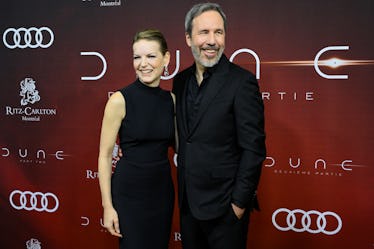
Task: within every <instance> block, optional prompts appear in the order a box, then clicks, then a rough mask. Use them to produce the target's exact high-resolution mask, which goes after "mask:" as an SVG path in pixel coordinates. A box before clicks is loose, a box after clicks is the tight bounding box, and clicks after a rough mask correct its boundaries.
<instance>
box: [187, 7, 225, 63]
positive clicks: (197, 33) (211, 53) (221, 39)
mask: <svg viewBox="0 0 374 249" xmlns="http://www.w3.org/2000/svg"><path fill="white" fill-rule="evenodd" d="M186 42H187V45H188V46H189V47H191V50H192V54H193V56H194V58H195V62H196V64H197V65H198V66H199V67H212V66H214V65H215V64H217V63H218V61H219V59H220V58H221V55H222V54H223V50H224V49H225V27H224V23H223V19H222V17H221V15H220V14H219V13H218V12H217V11H214V10H210V11H206V12H204V13H202V14H201V15H199V16H197V17H195V18H194V19H193V21H192V31H191V35H189V34H186Z"/></svg>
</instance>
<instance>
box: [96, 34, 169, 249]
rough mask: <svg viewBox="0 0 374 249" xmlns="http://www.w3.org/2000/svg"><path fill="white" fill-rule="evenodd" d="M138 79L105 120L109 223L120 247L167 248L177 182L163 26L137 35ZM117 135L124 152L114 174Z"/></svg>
mask: <svg viewBox="0 0 374 249" xmlns="http://www.w3.org/2000/svg"><path fill="white" fill-rule="evenodd" d="M133 54H134V55H133V66H134V69H135V72H136V75H137V80H136V81H135V82H133V83H132V84H130V85H128V86H127V87H125V88H123V89H121V90H119V91H117V92H115V93H114V94H113V95H112V96H111V97H110V98H109V100H108V102H107V104H106V107H105V111H104V117H103V122H102V130H101V137H100V152H99V162H98V164H99V166H98V168H99V176H100V177H99V183H100V190H101V197H102V205H103V208H104V227H105V228H106V229H107V230H108V231H109V232H110V233H111V234H112V235H114V236H117V237H119V238H120V239H119V240H120V248H121V249H124V248H125V249H147V248H149V249H166V248H168V242H169V237H170V229H171V219H172V213H173V205H174V187H173V183H172V178H171V174H170V164H169V160H168V147H169V146H170V145H171V144H172V143H173V141H174V121H173V120H174V104H173V98H172V96H171V94H170V92H168V91H165V90H163V89H161V88H160V86H159V84H160V78H161V75H162V74H163V72H164V70H165V71H166V72H167V66H168V64H169V61H170V53H169V52H168V48H167V44H166V41H165V38H164V37H163V35H162V34H161V33H160V31H158V30H144V31H141V32H138V33H137V34H136V35H135V37H134V40H133ZM117 136H119V140H120V148H121V151H122V154H123V156H122V157H121V159H120V160H119V161H118V162H117V165H116V169H115V171H114V173H113V175H112V151H113V147H114V145H115V142H116V139H117Z"/></svg>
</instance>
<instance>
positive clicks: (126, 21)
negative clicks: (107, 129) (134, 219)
mask: <svg viewBox="0 0 374 249" xmlns="http://www.w3.org/2000/svg"><path fill="white" fill-rule="evenodd" d="M217 2H219V3H220V4H221V5H222V7H223V8H224V10H225V12H226V14H227V16H228V32H227V41H226V44H227V46H226V52H225V53H226V55H227V56H228V57H229V58H230V57H231V59H232V60H233V61H234V62H235V63H237V64H239V65H241V66H242V67H244V68H247V69H249V70H251V71H253V72H254V73H257V77H258V79H259V83H260V88H261V91H262V94H263V99H264V103H265V109H266V113H265V115H266V132H267V141H266V142H267V148H268V157H267V159H266V161H265V163H264V167H263V175H262V178H261V182H260V186H259V198H260V202H261V208H262V211H261V212H256V213H254V214H253V215H252V219H251V224H250V231H249V240H248V248H257V249H266V248H304V249H312V248H319V249H327V248H341V247H344V248H356V249H364V248H373V245H374V240H373V233H372V227H373V225H374V217H373V212H372V211H373V208H374V204H373V201H372V198H373V194H374V189H373V173H374V172H373V164H374V161H373V159H372V155H371V154H372V151H373V148H374V146H373V145H374V135H373V132H374V131H373V115H372V113H373V106H374V105H373V104H374V103H373V99H372V96H371V95H372V93H373V90H374V85H373V82H372V79H371V76H372V73H373V65H374V49H373V44H374V35H373V32H372V30H373V23H374V14H373V13H374V4H373V1H371V0H357V1H350V0H328V1H326V0H324V1H322V0H316V1H297V0H288V1H266V0H261V1H260V0H253V1H245V0H234V1H217ZM194 3H197V1H164V0H161V1H144V0H138V1H128V0H125V1H119V0H106V1H98V0H75V1H53V2H51V1H15V2H14V1H6V2H4V3H2V5H1V9H0V17H1V22H0V32H1V34H2V41H1V44H0V62H1V67H0V79H1V84H0V108H1V109H0V117H1V123H0V128H1V136H0V149H1V151H0V175H1V179H2V180H1V181H0V215H1V220H2V232H1V233H0V236H1V239H0V248H12V249H13V248H17V249H18V248H56V249H59V248H92V249H93V248H116V246H117V240H116V239H115V238H114V237H111V236H110V235H109V234H108V233H107V232H105V230H104V229H103V228H102V226H101V224H100V222H101V215H102V210H101V204H100V203H101V201H100V193H99V187H98V179H97V156H98V144H99V133H100V126H101V119H102V115H103V108H104V105H105V103H106V101H107V99H108V95H109V94H110V92H112V91H115V90H116V89H119V88H121V87H123V86H125V85H127V84H129V83H130V82H132V81H133V80H134V77H135V74H134V71H133V69H132V62H131V60H132V51H131V41H132V36H133V34H134V33H135V32H136V31H138V30H140V29H143V28H151V27H152V28H158V29H160V30H161V31H162V32H163V33H164V34H165V36H166V38H167V40H168V43H169V48H170V51H171V53H172V62H171V65H170V68H169V70H170V71H171V72H173V71H174V73H176V72H177V71H181V70H182V69H183V68H186V67H187V66H189V65H190V64H191V63H192V60H193V58H192V56H191V53H190V50H189V48H188V47H187V46H186V45H185V39H184V28H183V26H184V15H185V13H186V12H187V11H188V9H189V8H190V7H191V6H192V5H193V4H194ZM171 84H172V79H165V80H163V82H162V87H163V88H165V89H171ZM173 156H174V152H173V151H172V150H170V159H171V160H172V161H173ZM172 170H173V176H174V177H175V171H176V168H175V165H173V168H172ZM175 184H176V183H175ZM174 218H175V219H174V221H173V227H172V235H171V239H170V248H171V249H180V248H181V242H180V240H181V236H180V234H179V224H178V219H179V217H178V209H177V208H176V210H175V215H174ZM155 229H157V227H155ZM146 238H147V234H144V239H146ZM38 246H39V247H38Z"/></svg>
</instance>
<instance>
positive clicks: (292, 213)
mask: <svg viewBox="0 0 374 249" xmlns="http://www.w3.org/2000/svg"><path fill="white" fill-rule="evenodd" d="M281 213H286V214H287V216H286V220H285V224H286V225H285V226H281V225H279V224H278V223H277V216H278V215H279V214H281ZM297 214H300V215H297ZM314 215H316V216H317V219H316V220H315V221H316V224H315V225H312V216H314ZM328 216H332V217H333V218H334V219H335V220H336V222H337V226H336V228H335V229H334V230H327V229H326V227H327V219H326V218H327V217H328ZM283 217H284V216H283ZM298 217H301V220H299V221H298V222H297V220H298ZM271 220H272V222H273V225H274V226H275V227H276V228H277V229H278V230H280V231H289V230H292V231H294V232H299V233H301V232H309V233H313V234H316V233H324V234H326V235H334V234H337V233H338V232H339V231H340V230H341V229H342V219H341V218H340V217H339V215H337V214H336V213H334V212H330V211H326V212H322V213H321V212H319V211H316V210H310V211H304V210H301V209H295V210H289V209H287V208H279V209H277V210H276V211H275V212H274V213H273V215H272V217H271ZM278 220H280V218H279V217H278ZM329 220H330V219H329ZM296 224H301V225H299V226H300V227H297V226H298V225H296ZM329 227H330V226H329ZM314 228H315V229H314Z"/></svg>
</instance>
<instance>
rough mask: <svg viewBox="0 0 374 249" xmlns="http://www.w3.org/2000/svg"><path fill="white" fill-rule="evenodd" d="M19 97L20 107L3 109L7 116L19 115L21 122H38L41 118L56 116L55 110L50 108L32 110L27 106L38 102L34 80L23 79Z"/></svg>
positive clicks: (38, 97)
mask: <svg viewBox="0 0 374 249" xmlns="http://www.w3.org/2000/svg"><path fill="white" fill-rule="evenodd" d="M20 87H21V90H20V92H19V96H21V97H22V98H21V101H20V104H21V106H20V107H11V106H6V107H5V113H6V115H7V116H15V115H20V116H21V117H22V121H37V122H38V121H40V117H41V116H54V115H56V114H57V110H56V109H51V108H32V107H30V106H29V105H32V104H35V103H37V102H39V101H40V95H39V91H38V90H37V89H36V84H35V80H33V79H32V78H25V79H24V80H22V81H21V83H20Z"/></svg>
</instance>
